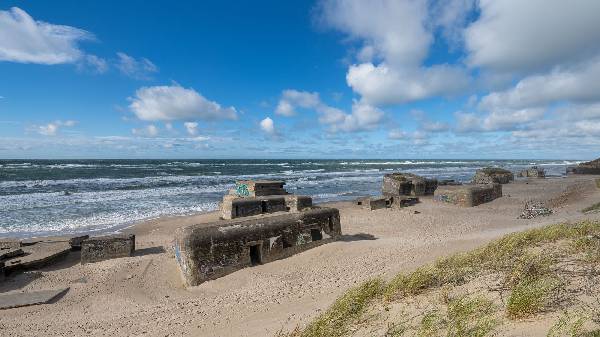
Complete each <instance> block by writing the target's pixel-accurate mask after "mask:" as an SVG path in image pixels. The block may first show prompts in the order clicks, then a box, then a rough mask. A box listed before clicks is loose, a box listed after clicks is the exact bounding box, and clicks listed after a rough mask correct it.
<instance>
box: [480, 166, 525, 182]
mask: <svg viewBox="0 0 600 337" xmlns="http://www.w3.org/2000/svg"><path fill="white" fill-rule="evenodd" d="M513 180H515V176H514V174H513V173H512V172H511V171H509V170H505V169H502V168H498V167H486V168H482V169H479V170H477V171H476V172H475V176H474V177H473V184H492V183H495V184H508V183H510V182H511V181H513Z"/></svg>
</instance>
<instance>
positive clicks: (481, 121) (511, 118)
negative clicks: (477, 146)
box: [454, 108, 545, 132]
mask: <svg viewBox="0 0 600 337" xmlns="http://www.w3.org/2000/svg"><path fill="white" fill-rule="evenodd" d="M544 112H545V109H540V108H529V109H519V110H505V111H502V110H496V111H493V112H491V113H489V114H486V115H484V116H482V117H480V116H478V115H476V114H474V113H464V112H456V113H455V114H454V116H455V118H456V122H457V123H456V124H457V127H456V130H457V131H458V132H477V131H512V130H518V129H523V128H527V127H528V126H529V124H530V123H532V122H538V121H540V120H542V119H543V117H544Z"/></svg>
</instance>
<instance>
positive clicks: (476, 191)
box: [433, 184, 502, 207]
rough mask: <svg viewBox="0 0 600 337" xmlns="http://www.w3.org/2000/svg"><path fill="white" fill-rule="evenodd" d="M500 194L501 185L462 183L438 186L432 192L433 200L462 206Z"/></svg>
mask: <svg viewBox="0 0 600 337" xmlns="http://www.w3.org/2000/svg"><path fill="white" fill-rule="evenodd" d="M501 196H502V185H500V184H486V185H462V186H444V187H439V188H438V189H437V190H436V191H435V194H434V197H433V198H434V200H435V201H439V202H446V203H451V204H455V205H458V206H463V207H473V206H477V205H480V204H483V203H486V202H490V201H492V200H494V199H497V198H500V197H501Z"/></svg>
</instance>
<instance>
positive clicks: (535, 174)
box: [517, 166, 546, 178]
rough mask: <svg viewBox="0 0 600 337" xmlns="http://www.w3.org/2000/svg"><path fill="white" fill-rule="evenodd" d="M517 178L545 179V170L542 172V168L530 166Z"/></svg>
mask: <svg viewBox="0 0 600 337" xmlns="http://www.w3.org/2000/svg"><path fill="white" fill-rule="evenodd" d="M517 176H519V177H522V178H545V177H546V170H544V169H543V168H542V167H538V166H532V167H530V168H528V169H525V170H522V171H521V172H519V174H518V175H517Z"/></svg>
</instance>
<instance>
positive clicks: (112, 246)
mask: <svg viewBox="0 0 600 337" xmlns="http://www.w3.org/2000/svg"><path fill="white" fill-rule="evenodd" d="M134 253H135V235H134V234H113V235H105V236H94V237H90V238H88V239H86V240H83V241H82V242H81V264H86V263H94V262H100V261H104V260H109V259H114V258H119V257H130V256H133V254H134Z"/></svg>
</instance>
